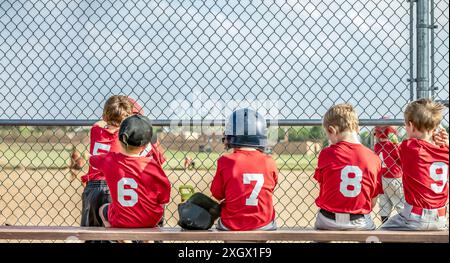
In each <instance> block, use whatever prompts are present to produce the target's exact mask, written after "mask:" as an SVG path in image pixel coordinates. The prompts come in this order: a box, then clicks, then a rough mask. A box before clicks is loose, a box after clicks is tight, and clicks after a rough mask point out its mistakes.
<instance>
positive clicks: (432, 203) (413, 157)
mask: <svg viewBox="0 0 450 263" xmlns="http://www.w3.org/2000/svg"><path fill="white" fill-rule="evenodd" d="M399 150H400V159H401V162H402V168H403V186H404V192H405V200H406V202H407V203H408V204H409V205H412V206H415V207H420V208H426V209H434V208H441V207H444V206H445V205H446V202H447V199H448V162H449V161H448V160H449V155H448V154H449V148H448V146H443V147H439V146H436V145H434V144H431V143H429V142H427V141H424V140H418V139H409V140H405V141H403V142H402V144H401V145H400V148H399Z"/></svg>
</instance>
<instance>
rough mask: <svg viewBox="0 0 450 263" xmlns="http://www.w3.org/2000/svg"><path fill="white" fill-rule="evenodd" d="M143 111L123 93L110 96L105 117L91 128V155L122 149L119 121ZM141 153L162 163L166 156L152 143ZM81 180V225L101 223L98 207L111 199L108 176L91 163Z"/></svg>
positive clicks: (104, 109) (105, 107) (104, 112)
mask: <svg viewBox="0 0 450 263" xmlns="http://www.w3.org/2000/svg"><path fill="white" fill-rule="evenodd" d="M143 113H144V111H143V109H142V107H141V106H140V105H139V104H138V103H137V102H136V101H135V100H133V99H131V98H129V97H127V96H123V95H114V96H111V97H110V98H109V99H108V100H107V101H106V103H105V106H104V108H103V115H102V119H103V120H102V121H99V122H97V123H95V124H94V125H93V126H92V128H91V132H90V150H89V153H90V155H91V156H95V155H99V154H104V153H107V152H119V151H120V144H119V140H118V132H119V126H120V123H121V122H122V120H123V119H125V118H126V117H128V116H130V115H132V114H143ZM141 154H142V155H143V156H147V157H152V158H154V159H155V160H156V161H157V162H158V163H160V164H161V165H162V164H163V163H164V157H163V155H162V154H161V153H160V152H159V151H157V149H156V148H155V147H153V145H152V144H149V145H148V147H147V148H146V149H145V150H144V151H143V152H142V153H141ZM81 180H82V182H83V184H86V187H85V189H84V191H83V195H82V210H81V211H82V214H81V226H102V224H101V219H100V216H99V215H98V209H99V208H100V206H102V205H103V204H105V203H109V202H111V198H110V195H109V189H108V186H107V184H106V181H105V177H104V175H103V174H102V173H100V172H99V171H97V170H96V169H95V168H93V167H92V166H90V167H89V171H88V173H87V174H86V175H84V176H82V177H81Z"/></svg>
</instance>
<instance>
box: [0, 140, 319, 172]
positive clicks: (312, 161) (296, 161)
mask: <svg viewBox="0 0 450 263" xmlns="http://www.w3.org/2000/svg"><path fill="white" fill-rule="evenodd" d="M81 148H83V149H85V147H79V149H81ZM70 151H71V146H70V145H67V146H64V145H61V144H57V145H53V146H52V145H49V144H34V145H30V144H17V143H14V144H6V143H0V165H1V166H2V167H17V166H22V167H26V168H35V169H36V168H40V169H62V168H66V167H67V165H68V164H69V158H70ZM164 155H165V157H166V160H167V162H166V163H165V165H164V169H166V170H182V169H184V168H183V163H184V158H185V157H186V156H189V157H191V158H193V159H194V160H195V163H196V169H198V170H215V169H216V161H217V159H218V158H219V157H220V153H216V152H211V153H199V152H186V151H174V150H165V152H164ZM273 158H274V159H275V160H276V163H277V166H278V169H279V170H308V171H312V170H314V168H315V167H316V164H317V157H316V156H314V155H289V154H282V155H276V154H274V155H273Z"/></svg>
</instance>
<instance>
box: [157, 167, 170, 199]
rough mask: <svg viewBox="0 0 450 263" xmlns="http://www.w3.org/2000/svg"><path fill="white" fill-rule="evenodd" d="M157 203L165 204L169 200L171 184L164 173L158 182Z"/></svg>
mask: <svg viewBox="0 0 450 263" xmlns="http://www.w3.org/2000/svg"><path fill="white" fill-rule="evenodd" d="M158 187H159V190H160V192H159V194H158V203H160V204H167V203H169V202H170V190H171V185H170V181H169V178H167V176H166V175H165V174H163V175H161V181H160V183H159V186H158Z"/></svg>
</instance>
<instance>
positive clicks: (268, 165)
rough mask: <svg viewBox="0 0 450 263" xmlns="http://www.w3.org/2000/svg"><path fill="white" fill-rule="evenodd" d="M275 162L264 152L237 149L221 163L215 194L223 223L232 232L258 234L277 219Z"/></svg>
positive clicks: (221, 158)
mask: <svg viewBox="0 0 450 263" xmlns="http://www.w3.org/2000/svg"><path fill="white" fill-rule="evenodd" d="M277 180H278V171H277V168H276V164H275V161H274V160H273V159H272V158H271V157H270V156H269V155H267V154H264V153H262V152H260V151H244V150H239V149H234V152H233V153H232V154H226V155H223V156H222V157H220V158H219V160H218V161H217V172H216V175H215V176H214V179H213V182H212V184H211V193H212V195H213V196H214V197H215V198H216V199H217V200H223V202H222V203H221V209H222V210H221V219H220V220H221V222H222V224H223V225H224V226H226V227H227V228H228V229H230V230H241V231H245V230H255V229H258V228H261V227H263V226H266V225H268V224H269V223H270V222H272V221H273V220H274V219H275V210H274V207H273V201H272V196H273V191H274V189H275V186H276V184H277Z"/></svg>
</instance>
